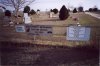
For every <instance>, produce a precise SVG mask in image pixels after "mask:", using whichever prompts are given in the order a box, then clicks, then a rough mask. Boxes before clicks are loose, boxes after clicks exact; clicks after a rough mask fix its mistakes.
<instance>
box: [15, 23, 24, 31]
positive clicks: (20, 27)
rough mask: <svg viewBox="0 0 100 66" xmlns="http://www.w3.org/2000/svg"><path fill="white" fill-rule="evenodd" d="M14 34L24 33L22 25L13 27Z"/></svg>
mask: <svg viewBox="0 0 100 66" xmlns="http://www.w3.org/2000/svg"><path fill="white" fill-rule="evenodd" d="M15 29H16V32H25V27H24V26H22V25H16V26H15Z"/></svg>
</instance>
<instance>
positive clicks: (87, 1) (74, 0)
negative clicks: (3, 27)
mask: <svg viewBox="0 0 100 66" xmlns="http://www.w3.org/2000/svg"><path fill="white" fill-rule="evenodd" d="M63 5H65V6H66V7H67V8H71V9H73V8H74V7H76V8H77V7H79V6H83V7H84V10H88V9H89V8H92V7H94V6H97V7H98V8H99V9H100V0H36V1H35V2H33V3H31V5H29V6H30V8H31V9H34V10H37V9H40V10H41V11H46V10H50V9H54V8H57V9H60V8H61V7H62V6H63ZM6 7H7V6H6ZM7 9H9V10H11V9H12V8H7Z"/></svg>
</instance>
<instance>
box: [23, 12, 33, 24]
mask: <svg viewBox="0 0 100 66" xmlns="http://www.w3.org/2000/svg"><path fill="white" fill-rule="evenodd" d="M23 21H24V22H25V24H29V23H31V22H32V21H31V18H30V17H29V16H28V13H24V19H23Z"/></svg>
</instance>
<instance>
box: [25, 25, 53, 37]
mask: <svg viewBox="0 0 100 66" xmlns="http://www.w3.org/2000/svg"><path fill="white" fill-rule="evenodd" d="M26 31H27V32H28V33H29V34H30V35H40V36H49V35H52V27H51V26H49V25H28V26H26Z"/></svg>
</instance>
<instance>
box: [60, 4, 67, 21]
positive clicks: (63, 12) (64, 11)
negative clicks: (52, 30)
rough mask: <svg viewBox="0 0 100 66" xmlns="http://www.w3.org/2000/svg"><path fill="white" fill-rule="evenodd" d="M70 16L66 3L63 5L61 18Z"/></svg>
mask: <svg viewBox="0 0 100 66" xmlns="http://www.w3.org/2000/svg"><path fill="white" fill-rule="evenodd" d="M68 17H69V11H68V10H67V8H66V7H65V5H63V6H62V8H61V9H60V12H59V18H60V20H66V19H67V18H68Z"/></svg>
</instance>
